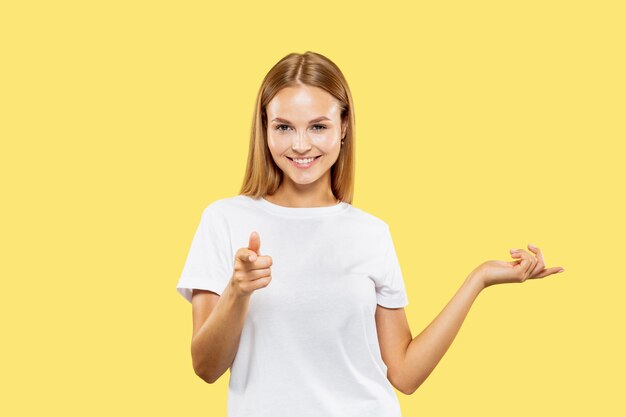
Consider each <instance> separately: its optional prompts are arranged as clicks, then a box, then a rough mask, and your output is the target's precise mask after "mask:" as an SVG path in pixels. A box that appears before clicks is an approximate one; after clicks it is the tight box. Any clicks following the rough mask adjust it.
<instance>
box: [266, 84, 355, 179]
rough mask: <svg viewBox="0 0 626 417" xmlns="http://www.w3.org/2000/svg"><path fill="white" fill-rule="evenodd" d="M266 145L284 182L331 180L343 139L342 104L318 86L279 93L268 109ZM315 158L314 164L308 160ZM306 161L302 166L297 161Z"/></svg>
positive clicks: (290, 88) (291, 89)
mask: <svg viewBox="0 0 626 417" xmlns="http://www.w3.org/2000/svg"><path fill="white" fill-rule="evenodd" d="M266 113H267V121H268V128H267V129H268V130H267V142H268V146H269V149H270V152H271V154H272V157H273V158H274V162H276V165H278V167H279V168H280V169H281V170H282V171H283V174H284V176H283V181H292V182H294V183H296V184H300V185H304V184H312V183H314V182H316V181H319V180H320V178H322V181H328V184H330V167H331V166H332V165H333V164H334V163H335V161H337V158H338V157H339V151H340V149H341V138H342V137H343V136H344V132H345V130H344V131H342V126H341V107H340V104H339V102H338V101H337V100H336V99H335V98H334V97H333V96H331V95H330V94H328V93H327V92H326V91H324V90H322V89H321V88H318V87H311V86H306V85H302V86H297V87H285V88H283V89H282V90H280V91H279V92H278V93H277V94H276V95H275V96H274V98H272V100H271V101H270V102H269V103H268V105H267V106H266ZM312 157H315V158H316V159H314V160H313V161H311V162H310V161H309V159H308V158H312ZM297 158H299V159H306V160H305V161H304V162H302V161H301V162H302V163H298V162H296V161H294V159H297Z"/></svg>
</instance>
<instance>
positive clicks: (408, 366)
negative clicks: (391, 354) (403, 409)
mask: <svg viewBox="0 0 626 417" xmlns="http://www.w3.org/2000/svg"><path fill="white" fill-rule="evenodd" d="M477 274H478V272H477V271H472V273H470V274H469V275H468V276H467V278H466V279H465V282H463V285H461V288H459V290H458V291H457V292H456V294H454V296H453V297H452V299H451V300H450V301H449V302H448V304H447V305H446V306H445V307H444V309H443V310H442V311H441V312H440V313H439V315H437V317H435V319H434V320H433V321H432V323H430V324H429V325H428V327H426V328H425V329H424V330H423V331H422V332H421V333H420V334H418V335H417V336H416V337H415V338H414V339H413V340H412V341H411V342H410V343H409V345H408V347H407V349H406V354H405V356H404V360H403V366H401V367H400V370H401V371H400V372H401V375H402V376H401V378H402V381H403V382H402V386H404V387H405V389H404V390H403V391H404V392H405V393H406V394H407V395H410V394H412V393H413V392H415V390H416V389H417V388H418V387H419V386H420V385H422V382H424V381H425V380H426V378H428V375H430V373H431V372H432V371H433V369H435V366H437V364H438V363H439V361H440V360H441V358H442V357H443V355H444V354H445V353H446V351H447V350H448V348H449V347H450V345H451V344H452V341H453V340H454V338H455V337H456V335H457V333H458V332H459V329H460V328H461V324H463V321H464V320H465V317H466V316H467V312H468V311H469V309H470V307H471V306H472V303H473V302H474V300H475V299H476V297H477V296H478V294H479V293H480V292H481V291H482V289H483V288H484V284H483V283H482V281H481V278H480V277H479V276H478V275H477Z"/></svg>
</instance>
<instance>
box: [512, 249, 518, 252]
mask: <svg viewBox="0 0 626 417" xmlns="http://www.w3.org/2000/svg"><path fill="white" fill-rule="evenodd" d="M510 251H511V252H517V251H518V249H510Z"/></svg>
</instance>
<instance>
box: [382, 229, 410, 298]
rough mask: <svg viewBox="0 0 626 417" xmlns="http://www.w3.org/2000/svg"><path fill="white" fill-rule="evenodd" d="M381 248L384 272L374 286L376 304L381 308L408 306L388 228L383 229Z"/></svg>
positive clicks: (400, 271) (398, 263)
mask: <svg viewBox="0 0 626 417" xmlns="http://www.w3.org/2000/svg"><path fill="white" fill-rule="evenodd" d="M382 247H383V248H384V249H383V250H384V252H385V257H384V271H383V275H382V279H381V280H380V282H379V283H377V284H376V302H377V304H380V305H381V306H383V307H388V308H401V307H406V306H407V305H408V304H409V301H408V297H407V294H406V289H405V287H404V279H403V277H402V270H401V268H400V262H399V261H398V255H397V254H396V249H395V247H394V244H393V239H392V237H391V232H390V230H389V226H388V225H386V227H385V234H384V235H383V242H382Z"/></svg>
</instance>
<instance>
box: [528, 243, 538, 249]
mask: <svg viewBox="0 0 626 417" xmlns="http://www.w3.org/2000/svg"><path fill="white" fill-rule="evenodd" d="M528 246H530V247H531V248H536V247H537V246H535V245H533V244H532V243H529V244H528Z"/></svg>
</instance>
